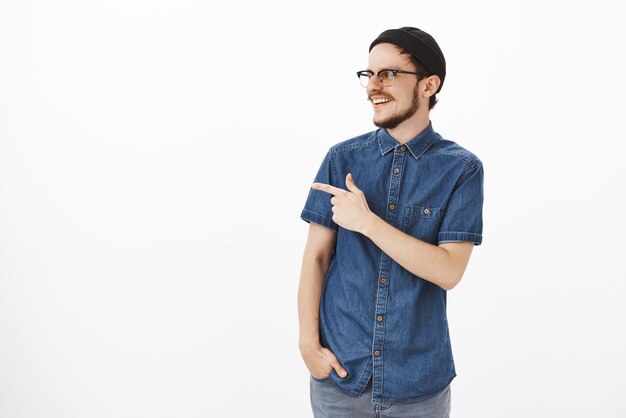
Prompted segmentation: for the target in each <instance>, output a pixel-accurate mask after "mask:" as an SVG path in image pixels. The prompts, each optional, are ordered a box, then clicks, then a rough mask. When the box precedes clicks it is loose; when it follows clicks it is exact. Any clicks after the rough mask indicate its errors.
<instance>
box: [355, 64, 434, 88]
mask: <svg viewBox="0 0 626 418" xmlns="http://www.w3.org/2000/svg"><path fill="white" fill-rule="evenodd" d="M385 71H390V72H391V74H393V78H392V79H391V81H389V83H388V84H385V82H383V79H382V77H381V76H380V73H382V72H385ZM398 74H413V75H417V76H420V77H427V76H430V75H431V74H430V73H428V72H425V71H420V72H417V73H416V72H414V71H404V70H396V69H394V68H383V69H382V70H379V71H378V72H376V73H375V72H374V71H372V70H362V71H357V72H356V76H357V77H358V78H359V83H360V82H361V76H363V75H367V76H368V78H369V80H368V82H367V84H369V82H370V81H371V80H372V77H374V76H378V81H379V82H380V84H382V85H383V86H384V87H389V86H391V84H393V80H395V78H396V75H398ZM367 84H366V85H364V86H363V84H361V86H363V87H367Z"/></svg>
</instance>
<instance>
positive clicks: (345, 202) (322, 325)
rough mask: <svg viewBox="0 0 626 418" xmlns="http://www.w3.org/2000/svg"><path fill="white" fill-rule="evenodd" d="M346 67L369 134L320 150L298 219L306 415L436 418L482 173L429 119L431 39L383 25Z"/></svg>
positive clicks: (436, 60)
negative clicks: (369, 110)
mask: <svg viewBox="0 0 626 418" xmlns="http://www.w3.org/2000/svg"><path fill="white" fill-rule="evenodd" d="M368 63H369V65H368V69H367V70H365V71H359V72H358V73H357V75H358V76H359V78H360V80H361V83H362V85H363V86H364V87H366V92H367V96H368V99H369V100H370V101H371V103H372V107H373V111H374V124H375V125H376V126H378V127H379V129H378V130H376V131H373V132H370V133H367V134H364V135H360V136H357V137H355V138H352V139H349V140H347V141H344V142H340V143H338V144H336V145H334V146H332V147H331V148H330V149H329V151H328V153H327V154H326V156H325V158H324V160H323V162H322V164H321V167H320V169H319V171H318V173H317V176H316V178H315V183H313V186H312V188H311V190H310V192H309V196H308V198H307V201H306V204H305V207H304V210H303V211H302V214H301V218H302V219H303V220H305V221H307V222H309V223H310V226H309V235H308V239H307V243H306V247H305V251H304V257H303V262H302V275H301V279H300V287H299V291H298V313H299V319H300V340H299V346H300V351H301V353H302V357H303V359H304V362H305V364H306V366H307V368H308V369H309V371H310V374H311V379H310V388H311V404H312V408H313V412H314V416H315V417H316V418H318V417H331V418H340V417H360V418H362V417H392V416H393V417H448V416H449V413H450V382H451V381H452V379H453V378H454V377H455V376H456V372H455V368H454V361H453V358H452V350H451V344H450V338H449V332H448V323H447V318H446V291H448V290H450V289H452V288H453V287H454V286H456V285H457V284H458V283H459V281H460V280H461V277H462V276H463V273H464V271H465V268H466V266H467V263H468V261H469V257H470V254H471V252H472V249H473V246H474V245H480V244H481V242H482V203H483V167H482V162H481V161H480V160H479V159H478V158H477V157H476V156H475V155H474V154H472V153H471V152H469V151H468V150H466V149H464V148H462V147H460V146H459V145H457V144H456V143H455V142H452V141H449V140H446V139H444V138H443V137H442V136H441V135H439V134H438V133H437V132H435V131H434V130H433V127H432V123H431V121H430V119H429V115H430V109H431V108H432V107H433V106H434V105H435V103H436V99H435V94H437V93H438V92H439V91H440V90H441V87H442V86H443V82H444V79H445V75H446V64H445V59H444V56H443V53H442V52H441V49H440V48H439V46H438V44H437V43H436V42H435V40H434V39H433V37H432V36H430V35H429V34H427V33H426V32H424V31H422V30H420V29H417V28H412V27H403V28H400V29H391V30H387V31H384V32H383V33H381V34H380V36H379V37H378V38H376V40H374V42H372V44H371V45H370V54H369V60H368Z"/></svg>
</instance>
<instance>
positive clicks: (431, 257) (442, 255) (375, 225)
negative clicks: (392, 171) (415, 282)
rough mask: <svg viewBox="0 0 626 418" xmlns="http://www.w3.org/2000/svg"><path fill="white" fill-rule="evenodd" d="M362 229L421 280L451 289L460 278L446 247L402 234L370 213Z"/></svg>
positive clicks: (363, 232)
mask: <svg viewBox="0 0 626 418" xmlns="http://www.w3.org/2000/svg"><path fill="white" fill-rule="evenodd" d="M361 233H362V234H363V235H365V236H367V237H368V238H370V239H371V240H372V241H373V242H374V243H375V244H376V245H377V246H378V247H379V248H380V249H381V250H383V251H384V252H385V253H386V254H388V255H389V257H391V258H392V259H394V260H395V261H396V262H397V263H398V264H400V265H401V266H402V267H404V268H405V269H406V270H408V271H410V272H411V273H413V274H414V275H416V276H419V277H421V278H422V279H424V280H428V281H429V282H432V283H434V284H436V285H437V286H439V287H441V288H443V289H446V290H450V289H452V288H453V287H454V286H455V285H456V284H457V283H458V282H459V280H460V276H461V275H462V273H463V272H459V271H458V268H457V266H456V265H455V264H454V263H453V260H452V258H451V257H450V254H449V253H448V251H446V250H445V249H444V248H441V247H439V246H436V245H432V244H429V243H427V242H424V241H421V240H419V239H417V238H415V237H412V236H410V235H407V234H405V233H404V232H402V231H400V230H399V229H397V228H394V227H393V226H392V225H390V224H388V223H387V222H385V221H384V220H383V219H381V218H380V217H378V216H377V215H375V214H374V213H372V214H371V216H370V217H369V219H368V221H367V222H366V223H365V226H364V228H363V230H362V231H361Z"/></svg>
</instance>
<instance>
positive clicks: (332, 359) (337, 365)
mask: <svg viewBox="0 0 626 418" xmlns="http://www.w3.org/2000/svg"><path fill="white" fill-rule="evenodd" d="M323 351H324V357H326V359H327V360H328V363H329V364H330V366H331V367H332V368H333V369H335V372H336V373H337V374H338V375H339V376H341V377H346V376H347V375H348V372H347V371H346V369H344V368H343V366H342V365H341V363H339V360H337V357H335V355H334V354H333V352H332V351H330V350H328V349H324V350H323Z"/></svg>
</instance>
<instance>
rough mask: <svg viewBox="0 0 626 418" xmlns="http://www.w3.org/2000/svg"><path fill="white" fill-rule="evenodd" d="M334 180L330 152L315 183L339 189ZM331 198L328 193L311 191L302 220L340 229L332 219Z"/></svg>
mask: <svg viewBox="0 0 626 418" xmlns="http://www.w3.org/2000/svg"><path fill="white" fill-rule="evenodd" d="M334 179H335V176H334V173H333V161H332V154H331V153H330V151H329V152H328V153H326V156H325V157H324V160H323V161H322V165H321V166H320V168H319V170H318V172H317V175H316V176H315V180H314V181H313V182H314V183H325V184H330V185H333V186H335V187H337V184H336V182H335V181H334ZM331 198H332V196H331V195H330V194H328V193H326V192H323V191H321V190H315V189H310V190H309V196H308V197H307V199H306V203H305V204H304V209H303V210H302V213H301V214H300V218H302V220H304V221H306V222H315V223H317V224H320V225H323V226H325V227H327V228H330V229H333V230H335V231H337V230H338V229H339V227H338V226H337V224H336V223H335V222H333V219H332V217H333V211H332V207H333V205H332V203H330V199H331Z"/></svg>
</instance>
